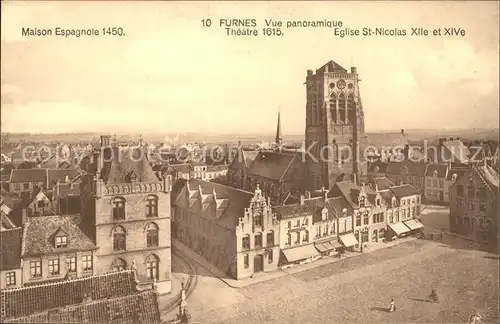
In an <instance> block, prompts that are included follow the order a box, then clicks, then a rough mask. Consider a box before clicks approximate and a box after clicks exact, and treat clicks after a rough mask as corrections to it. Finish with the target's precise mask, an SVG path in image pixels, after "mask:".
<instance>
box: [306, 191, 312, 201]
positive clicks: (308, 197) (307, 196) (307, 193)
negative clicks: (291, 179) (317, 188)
mask: <svg viewBox="0 0 500 324" xmlns="http://www.w3.org/2000/svg"><path fill="white" fill-rule="evenodd" d="M306 198H307V199H311V192H310V191H309V190H306Z"/></svg>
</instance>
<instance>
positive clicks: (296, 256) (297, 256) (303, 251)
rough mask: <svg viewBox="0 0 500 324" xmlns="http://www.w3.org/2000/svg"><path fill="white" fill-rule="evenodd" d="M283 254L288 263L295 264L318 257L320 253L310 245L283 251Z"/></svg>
mask: <svg viewBox="0 0 500 324" xmlns="http://www.w3.org/2000/svg"><path fill="white" fill-rule="evenodd" d="M283 254H284V255H285V258H286V259H287V261H288V262H295V261H299V260H304V259H307V258H311V257H314V256H317V255H318V251H316V249H315V248H314V246H313V245H312V244H309V245H304V246H298V247H295V248H291V249H286V250H283Z"/></svg>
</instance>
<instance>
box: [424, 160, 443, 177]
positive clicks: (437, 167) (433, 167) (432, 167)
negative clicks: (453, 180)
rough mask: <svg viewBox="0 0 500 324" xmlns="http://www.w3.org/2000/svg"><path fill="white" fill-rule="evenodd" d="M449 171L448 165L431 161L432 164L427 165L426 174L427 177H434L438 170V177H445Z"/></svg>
mask: <svg viewBox="0 0 500 324" xmlns="http://www.w3.org/2000/svg"><path fill="white" fill-rule="evenodd" d="M447 171H448V165H446V164H436V163H431V164H428V165H427V169H426V171H425V176H426V177H433V176H434V172H436V176H437V177H438V178H445V177H446V173H447Z"/></svg>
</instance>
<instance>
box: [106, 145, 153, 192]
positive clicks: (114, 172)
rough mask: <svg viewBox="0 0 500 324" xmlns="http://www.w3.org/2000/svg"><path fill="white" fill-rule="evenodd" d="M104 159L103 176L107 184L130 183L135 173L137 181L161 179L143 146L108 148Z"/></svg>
mask: <svg viewBox="0 0 500 324" xmlns="http://www.w3.org/2000/svg"><path fill="white" fill-rule="evenodd" d="M104 159H105V162H104V163H103V169H102V171H101V178H102V179H103V180H104V182H105V183H107V184H116V183H130V177H131V176H132V175H133V174H135V177H136V181H137V182H156V181H159V179H158V177H157V176H156V175H155V173H154V171H153V168H152V167H151V165H150V164H149V162H148V160H147V158H146V153H145V152H144V151H143V150H142V149H141V148H137V147H136V148H132V147H130V148H129V147H125V148H119V147H111V148H106V149H104ZM106 160H109V161H106Z"/></svg>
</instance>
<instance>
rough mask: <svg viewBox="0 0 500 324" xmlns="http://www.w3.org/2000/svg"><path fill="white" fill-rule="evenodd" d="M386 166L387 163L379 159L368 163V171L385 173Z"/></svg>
mask: <svg viewBox="0 0 500 324" xmlns="http://www.w3.org/2000/svg"><path fill="white" fill-rule="evenodd" d="M388 166H389V163H387V162H381V161H375V162H371V163H369V165H368V172H375V173H385V172H386V171H387V167H388Z"/></svg>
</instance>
